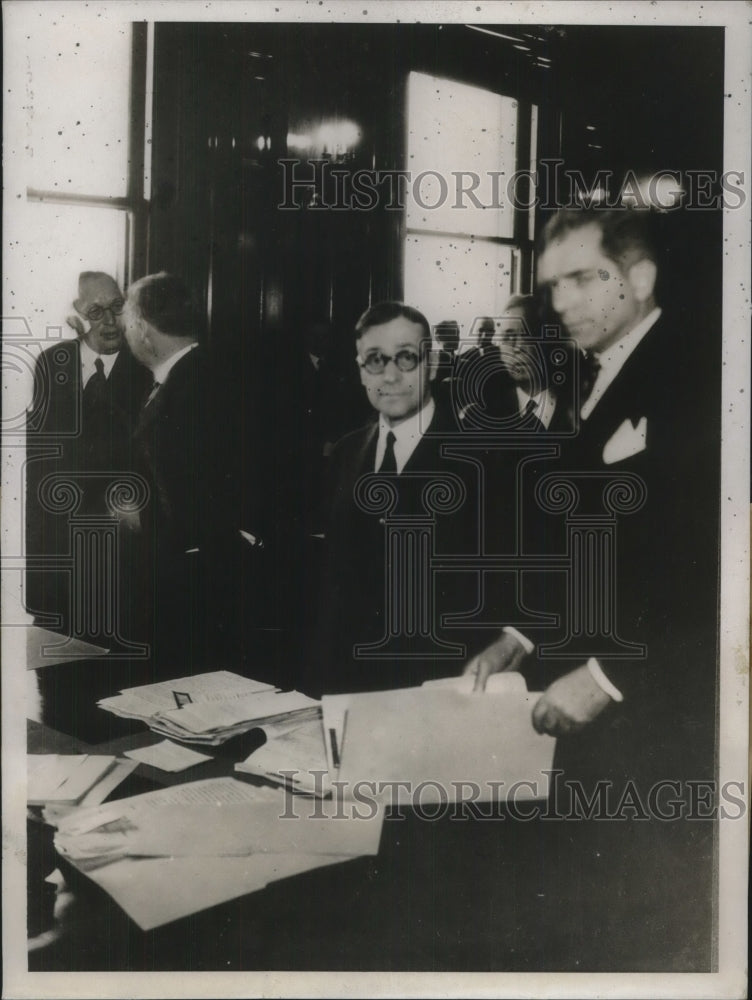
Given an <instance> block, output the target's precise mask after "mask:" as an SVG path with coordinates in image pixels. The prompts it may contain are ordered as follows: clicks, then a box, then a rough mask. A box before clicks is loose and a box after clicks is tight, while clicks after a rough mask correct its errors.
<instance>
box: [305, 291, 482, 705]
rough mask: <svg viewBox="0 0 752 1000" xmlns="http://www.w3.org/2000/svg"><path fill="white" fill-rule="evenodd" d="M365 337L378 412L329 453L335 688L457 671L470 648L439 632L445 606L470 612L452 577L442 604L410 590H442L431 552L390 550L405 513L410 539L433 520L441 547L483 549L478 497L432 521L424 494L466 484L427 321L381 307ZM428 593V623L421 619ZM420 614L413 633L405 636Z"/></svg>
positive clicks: (329, 609)
mask: <svg viewBox="0 0 752 1000" xmlns="http://www.w3.org/2000/svg"><path fill="white" fill-rule="evenodd" d="M355 342H356V350H357V364H358V366H359V369H360V379H361V382H362V385H363V387H364V389H365V391H366V395H367V397H368V400H369V402H370V404H371V406H372V407H373V409H374V411H375V412H376V414H377V415H378V416H377V419H376V420H375V421H372V422H370V423H369V424H367V425H366V426H365V427H363V428H361V429H360V430H357V431H354V432H353V433H351V434H348V435H347V436H346V437H344V438H343V439H342V440H341V441H339V442H338V443H337V444H336V445H335V447H334V450H333V452H332V456H331V468H330V489H329V493H328V501H329V502H328V509H329V512H330V516H329V523H328V527H327V531H326V548H327V553H326V557H325V571H324V586H323V588H322V601H321V604H322V607H321V612H320V615H319V622H318V635H317V642H316V646H317V653H318V662H319V668H320V670H321V676H320V678H319V686H320V687H321V689H322V690H323V691H325V692H327V693H333V692H335V691H358V690H378V689H384V688H390V687H404V686H410V685H414V684H419V683H421V682H422V681H423V680H426V679H428V678H430V677H435V676H437V675H440V674H447V673H451V670H452V656H453V657H454V659H455V662H456V659H457V657H458V656H461V649H462V646H461V645H457V642H456V641H455V642H454V644H453V640H455V639H456V633H453V632H452V631H451V630H446V632H443V631H442V630H441V626H440V616H441V609H442V608H443V609H444V610H445V611H448V612H454V611H460V610H463V609H462V607H461V606H459V605H458V604H457V600H458V590H457V588H456V586H455V584H454V582H453V580H452V579H451V577H450V578H448V579H447V580H443V579H441V577H439V578H438V580H437V583H436V592H435V598H436V605H435V606H434V603H433V601H432V600H431V599H430V597H429V596H428V595H429V593H430V592H431V591H430V589H428V590H426V589H424V590H422V591H420V594H421V595H422V596H419V595H418V591H412V588H414V587H417V588H418V589H419V590H420V588H421V587H427V588H431V587H433V583H432V582H431V581H429V580H428V579H427V574H428V565H427V560H428V559H429V558H430V555H431V551H430V550H428V549H426V550H421V554H420V556H418V557H416V558H417V561H416V562H415V563H411V564H410V566H409V567H408V566H407V565H406V564H401V563H400V562H399V557H398V555H396V554H395V550H394V549H389V548H388V545H387V529H388V527H389V525H390V524H391V523H394V519H395V518H400V517H401V518H403V519H405V520H403V522H402V523H403V526H404V527H406V529H407V530H408V532H409V530H410V522H411V519H412V524H413V525H415V524H416V519H420V518H422V519H423V521H424V522H425V521H426V519H427V518H429V519H430V518H431V517H433V519H434V520H433V529H431V530H434V531H435V535H433V536H432V537H433V538H434V541H435V545H436V549H437V550H441V551H442V552H454V553H461V552H466V551H474V549H473V548H467V546H468V545H471V544H477V543H475V538H476V535H475V532H476V530H477V528H476V525H475V524H474V523H473V519H472V517H471V516H470V503H469V501H465V502H464V503H458V506H457V509H456V510H455V511H453V512H452V513H450V514H446V515H441V514H435V513H434V514H432V512H431V508H430V501H429V506H428V507H426V495H427V494H426V487H428V486H430V484H431V483H432V482H433V483H441V482H442V481H443V480H446V477H447V476H449V477H450V481H451V484H452V485H450V489H452V488H454V487H456V486H457V484H458V483H460V482H461V481H464V480H466V468H467V467H466V466H463V464H462V463H460V462H457V461H453V460H451V459H448V458H446V457H445V456H444V455H443V454H442V450H441V442H442V439H443V435H445V433H446V432H447V431H448V430H450V429H451V425H447V423H446V420H445V418H444V417H443V415H442V413H441V412H440V411H439V409H438V408H437V406H436V403H435V401H434V398H433V394H432V385H433V381H434V378H435V364H434V357H433V356H432V354H431V351H430V347H431V332H430V327H429V325H428V321H427V320H426V318H425V317H424V316H423V314H422V313H420V312H418V310H416V309H413V308H412V307H410V306H407V305H404V304H402V303H400V302H381V303H378V304H377V305H374V306H372V307H371V308H370V309H368V310H367V311H366V312H365V313H364V314H363V315H362V316H361V318H360V319H359V321H358V323H357V325H356V328H355ZM368 477H370V479H369V478H368ZM382 477H383V478H382ZM451 477H454V478H451ZM381 500H383V501H384V502H383V503H381ZM392 537H393V544H394V545H398V544H399V543H398V542H397V541H396V536H392ZM400 551H401V552H402V551H403V550H400ZM411 591H412V592H411ZM423 598H426V600H427V601H428V617H425V616H424V617H423V618H421V617H420V615H421V612H420V610H419V605H423ZM410 615H413V616H414V618H413V619H412V623H411V625H410V628H411V629H412V638H408V637H407V636H406V634H405V622H406V620H407V619H406V617H405V616H407V618H408V619H409V617H410ZM390 637H391V639H392V643H391V645H389V643H388V640H389V639H390ZM436 654H438V655H436Z"/></svg>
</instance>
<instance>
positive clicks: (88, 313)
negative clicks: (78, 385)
mask: <svg viewBox="0 0 752 1000" xmlns="http://www.w3.org/2000/svg"><path fill="white" fill-rule="evenodd" d="M73 305H74V307H75V309H76V312H77V313H78V315H79V316H80V317H81V318H82V319H84V320H86V321H87V322H88V325H89V328H88V330H87V329H86V328H85V327H83V326H80V325H79V324H77V323H76V320H75V319H73V320H72V325H73V326H75V327H76V329H77V332H78V334H79V336H80V338H81V343H82V344H85V345H86V346H87V347H88V348H89V350H91V351H92V352H94V353H96V354H99V355H105V356H106V355H111V354H115V353H117V352H118V351H119V350H120V348H121V347H122V344H123V327H122V325H121V323H120V316H121V314H122V312H123V306H124V305H125V302H124V300H123V293H122V292H121V291H120V288H119V287H118V285H117V282H116V281H115V280H114V279H113V278H111V277H110V276H109V274H104V273H102V272H96V271H90V272H84V274H82V275H81V277H80V278H79V280H78V298H77V299H76V301H75V302H74V303H73Z"/></svg>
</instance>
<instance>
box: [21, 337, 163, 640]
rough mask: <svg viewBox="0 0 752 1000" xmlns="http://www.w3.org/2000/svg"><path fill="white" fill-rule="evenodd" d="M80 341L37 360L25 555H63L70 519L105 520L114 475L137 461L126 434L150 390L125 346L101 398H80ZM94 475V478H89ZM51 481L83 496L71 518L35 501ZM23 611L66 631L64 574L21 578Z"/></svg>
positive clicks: (50, 350) (62, 345) (31, 413)
mask: <svg viewBox="0 0 752 1000" xmlns="http://www.w3.org/2000/svg"><path fill="white" fill-rule="evenodd" d="M81 381H82V380H81V355H80V344H79V341H78V340H64V341H60V343H59V344H56V345H54V346H53V347H49V348H47V350H45V351H43V352H42V354H41V355H40V357H39V359H38V361H37V364H36V368H35V372H34V398H33V401H32V406H31V408H30V410H29V413H28V420H27V436H26V441H27V466H26V468H27V506H26V515H27V532H26V540H27V552H28V554H29V555H31V556H64V555H67V554H68V547H69V535H68V532H69V528H68V524H69V518H70V517H71V515H72V514H73V513H75V515H77V516H81V515H83V514H86V515H107V514H109V509H108V506H107V503H106V493H107V489H108V487H109V486H110V484H111V483H112V482H113V480H114V479H116V478H117V474H118V473H131V472H133V471H134V470H135V467H136V464H137V463H136V460H135V456H134V452H133V447H132V434H133V428H134V426H135V421H136V417H137V414H138V410H139V407H140V405H141V403H142V402H143V399H144V396H145V394H146V391H147V386H148V381H149V378H148V373H147V372H146V370H145V369H144V368H143V367H142V366H141V365H139V364H138V363H137V362H136V361H135V359H134V358H133V356H132V355H131V353H130V351H129V350H128V348H127V347H126V346H123V347H122V348H121V350H120V352H119V353H118V356H117V359H116V361H115V364H114V365H113V367H112V371H111V372H110V375H109V378H108V379H107V381H106V383H105V384H104V387H103V391H101V392H99V393H97V394H96V395H95V396H94V397H93V398H92V394H91V393H90V394H88V396H86V397H85V396H84V393H83V390H82V384H81ZM92 473H97V474H99V475H97V476H93V475H91V474H92ZM50 475H56V476H57V475H59V476H63V477H64V478H65V479H69V480H71V482H72V483H74V484H75V486H76V487H77V488H78V489H79V490H80V491H81V496H80V502H79V504H78V506H77V509H76V510H75V511H65V512H55V511H53V510H50V509H49V505H45V504H44V503H43V502H42V501H41V500H40V497H39V488H40V486H41V485H42V483H43V481H44V479H45V478H46V477H47V476H50ZM26 603H27V608H28V610H29V611H30V612H32V613H33V612H48V613H55V614H60V615H62V616H63V622H62V626H61V627H62V628H63V630H64V631H67V630H68V625H69V622H68V617H67V616H68V607H69V588H68V584H67V577H66V575H65V574H64V573H59V572H58V573H48V572H43V571H30V572H29V573H27V596H26Z"/></svg>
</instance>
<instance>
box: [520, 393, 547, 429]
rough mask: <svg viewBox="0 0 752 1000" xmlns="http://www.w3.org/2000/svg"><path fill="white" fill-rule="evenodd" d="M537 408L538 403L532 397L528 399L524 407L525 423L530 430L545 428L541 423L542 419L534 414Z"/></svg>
mask: <svg viewBox="0 0 752 1000" xmlns="http://www.w3.org/2000/svg"><path fill="white" fill-rule="evenodd" d="M537 409H538V404H537V403H536V402H535V400H534V399H528V401H527V406H526V407H525V413H524V416H525V425H526V426H527V427H529V428H530V430H532V431H544V430H545V429H546V428H545V427H544V425H543V421H542V420H541V419H540V417H539V416H538V415H537V414H536V412H535V411H536V410H537Z"/></svg>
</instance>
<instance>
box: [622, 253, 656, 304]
mask: <svg viewBox="0 0 752 1000" xmlns="http://www.w3.org/2000/svg"><path fill="white" fill-rule="evenodd" d="M657 276H658V268H657V267H656V264H655V261H654V260H648V258H647V257H643V259H642V260H638V261H637V263H636V264H633V265H632V266H631V267H630V269H629V272H628V273H627V279H628V281H629V284H630V285H631V287H632V291H633V292H634V294H635V298H636V299H637V301H638V302H647V301H648V299H650V298H652V297H653V292H654V291H655V281H656V278H657Z"/></svg>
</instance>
